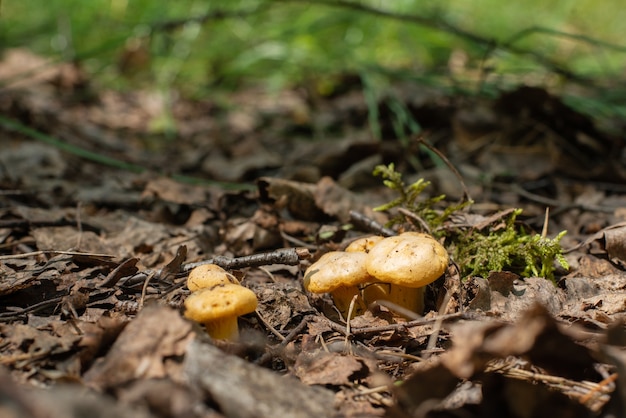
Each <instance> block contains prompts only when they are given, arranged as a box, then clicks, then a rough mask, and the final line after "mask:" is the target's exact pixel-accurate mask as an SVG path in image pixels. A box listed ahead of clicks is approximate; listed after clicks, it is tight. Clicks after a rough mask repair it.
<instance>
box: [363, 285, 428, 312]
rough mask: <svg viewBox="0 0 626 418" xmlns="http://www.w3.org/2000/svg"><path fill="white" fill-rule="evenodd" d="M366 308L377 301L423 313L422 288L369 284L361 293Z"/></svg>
mask: <svg viewBox="0 0 626 418" xmlns="http://www.w3.org/2000/svg"><path fill="white" fill-rule="evenodd" d="M362 295H363V300H364V303H365V305H366V306H369V305H370V304H371V303H373V302H376V301H377V300H387V301H389V302H392V303H394V304H396V305H398V306H400V307H402V308H405V309H408V310H410V311H411V312H415V313H417V314H420V315H421V314H422V313H423V312H424V287H406V286H400V285H395V284H390V283H370V284H368V285H366V286H365V287H364V289H363V291H362Z"/></svg>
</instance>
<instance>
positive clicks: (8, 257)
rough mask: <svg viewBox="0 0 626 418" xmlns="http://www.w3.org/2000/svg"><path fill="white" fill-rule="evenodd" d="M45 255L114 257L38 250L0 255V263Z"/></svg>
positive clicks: (78, 252) (111, 256)
mask: <svg viewBox="0 0 626 418" xmlns="http://www.w3.org/2000/svg"><path fill="white" fill-rule="evenodd" d="M45 254H54V255H72V256H74V255H80V256H86V257H107V258H113V257H115V256H114V255H111V254H99V253H83V252H80V251H56V250H40V251H32V252H29V253H22V254H11V255H0V261H2V260H14V259H17V258H28V257H35V256H38V255H45Z"/></svg>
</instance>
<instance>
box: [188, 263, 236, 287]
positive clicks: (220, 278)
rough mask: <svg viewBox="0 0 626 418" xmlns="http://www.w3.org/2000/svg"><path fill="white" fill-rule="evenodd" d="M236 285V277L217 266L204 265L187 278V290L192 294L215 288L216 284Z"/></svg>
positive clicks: (193, 270)
mask: <svg viewBox="0 0 626 418" xmlns="http://www.w3.org/2000/svg"><path fill="white" fill-rule="evenodd" d="M227 283H235V284H237V283H236V280H235V278H234V276H233V275H232V274H230V273H228V272H226V270H224V269H223V268H221V267H220V266H218V265H217V264H202V265H199V266H198V267H195V268H194V269H192V270H191V272H190V273H189V277H187V288H188V289H189V290H191V291H192V292H195V291H196V290H199V289H204V288H207V287H212V286H215V285H216V284H227Z"/></svg>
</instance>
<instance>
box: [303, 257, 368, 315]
mask: <svg viewBox="0 0 626 418" xmlns="http://www.w3.org/2000/svg"><path fill="white" fill-rule="evenodd" d="M366 257H367V254H366V253H364V252H342V251H331V252H328V253H326V254H324V255H322V256H321V257H320V259H319V260H317V261H316V262H315V263H313V264H311V266H309V268H308V269H307V270H306V271H305V272H304V288H305V289H306V290H308V291H309V292H313V293H330V295H331V297H332V299H333V301H334V302H335V306H336V307H337V309H338V310H339V312H341V315H343V317H344V318H347V316H348V311H349V308H350V302H351V301H352V299H353V298H354V296H355V295H359V287H358V285H359V284H361V283H365V282H367V281H368V280H372V277H371V276H370V275H369V274H368V273H367V270H366V269H365V258H366ZM366 309H367V305H366V304H365V303H364V302H363V299H362V298H361V297H360V295H359V296H358V297H357V300H356V302H355V306H354V310H353V314H352V316H356V315H360V314H362V313H363V312H365V310H366Z"/></svg>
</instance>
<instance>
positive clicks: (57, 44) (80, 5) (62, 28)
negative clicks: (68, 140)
mask: <svg viewBox="0 0 626 418" xmlns="http://www.w3.org/2000/svg"><path fill="white" fill-rule="evenodd" d="M332 3H334V2H330V1H329V2H327V1H323V2H319V1H310V2H304V1H263V0H211V1H209V0H177V1H175V2H156V1H150V0H88V1H85V0H48V1H45V2H42V1H40V0H21V1H4V2H3V3H2V25H1V26H0V36H1V38H2V43H1V45H3V48H5V49H6V48H11V47H20V46H21V47H28V48H30V49H32V50H33V51H34V52H36V53H39V54H43V55H47V56H52V57H55V58H57V59H59V60H77V61H79V62H80V63H81V64H82V65H83V66H84V68H85V69H86V70H87V71H88V73H89V74H90V75H91V76H92V77H93V78H94V80H96V81H97V82H98V83H99V85H102V86H105V87H113V88H118V89H135V88H158V89H172V88H174V89H176V90H177V91H180V92H182V93H183V94H184V95H186V96H189V97H199V98H201V97H206V96H207V95H209V94H211V93H213V92H215V91H216V90H221V91H224V90H226V91H229V90H233V89H238V88H242V87H245V86H249V85H259V84H260V85H263V86H266V87H268V88H270V89H280V88H285V87H291V86H294V85H301V84H303V83H309V84H312V85H314V88H315V89H316V90H318V92H319V93H320V94H332V92H333V91H334V90H335V89H337V88H339V86H338V85H337V83H341V78H338V77H336V76H337V75H338V74H357V75H359V76H361V77H365V78H367V79H368V80H369V81H370V82H369V83H368V85H369V86H372V85H382V86H384V85H386V84H387V83H389V82H390V81H393V80H394V79H400V78H409V79H413V80H419V81H420V82H422V83H426V84H428V85H433V86H437V87H439V88H444V89H451V90H453V91H455V92H462V93H463V94H489V93H492V92H496V91H498V90H499V89H502V88H506V87H507V86H510V85H512V84H519V83H526V84H535V85H544V86H547V87H549V88H550V89H553V90H555V89H556V90H557V92H558V93H562V94H563V96H564V97H566V96H572V97H571V102H572V103H575V104H576V106H577V107H579V108H583V110H585V111H586V112H588V113H589V112H590V113H593V112H596V113H603V114H616V113H617V114H622V115H626V112H624V110H623V104H622V103H623V102H624V100H623V98H624V95H625V90H624V88H623V82H622V80H623V75H624V68H625V64H626V53H625V52H626V47H624V46H620V45H621V42H622V41H623V35H624V23H623V22H626V8H624V7H623V6H622V2H621V1H620V0H605V1H603V2H592V1H590V0H555V1H551V2H545V1H542V0H527V1H524V2H507V3H503V2H501V1H498V0H474V1H467V0H388V1H383V0H378V1H375V0H370V1H360V2H357V1H354V3H356V4H358V5H363V6H366V7H371V8H376V9H381V10H385V11H387V12H390V13H394V14H399V15H415V16H418V17H419V19H420V21H419V22H414V21H410V20H399V19H395V18H388V17H383V16H380V15H375V14H371V13H365V12H362V11H357V10H354V9H351V8H347V7H341V6H340V3H341V2H337V3H335V5H333V4H332ZM201 16H205V17H207V18H206V19H205V20H202V19H199V20H194V19H193V18H195V17H201ZM177 21H178V22H180V24H172V23H173V22H177ZM167 23H169V25H168V24H167ZM538 27H540V28H543V29H547V30H548V31H532V30H531V31H529V32H524V31H526V30H529V29H532V28H538ZM456 29H458V30H461V31H464V32H466V34H465V35H462V36H458V35H455V34H453V33H451V31H452V32H453V31H455V30H456ZM524 33H525V34H526V36H520V35H522V34H524ZM467 34H470V35H476V36H478V37H480V38H483V40H485V41H490V42H482V41H476V40H475V39H470V38H471V36H467ZM564 34H571V35H576V36H575V37H573V36H565V35H564ZM511 41H512V42H511ZM563 74H566V75H575V76H576V77H579V78H580V80H578V81H577V82H574V83H569V81H570V80H569V77H568V76H564V75H563ZM588 80H592V82H589V81H588ZM565 86H570V87H568V88H567V90H566V87H565ZM559 89H561V90H559ZM572 93H573V94H572ZM579 93H580V94H582V95H584V99H580V97H581V96H580V94H579Z"/></svg>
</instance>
